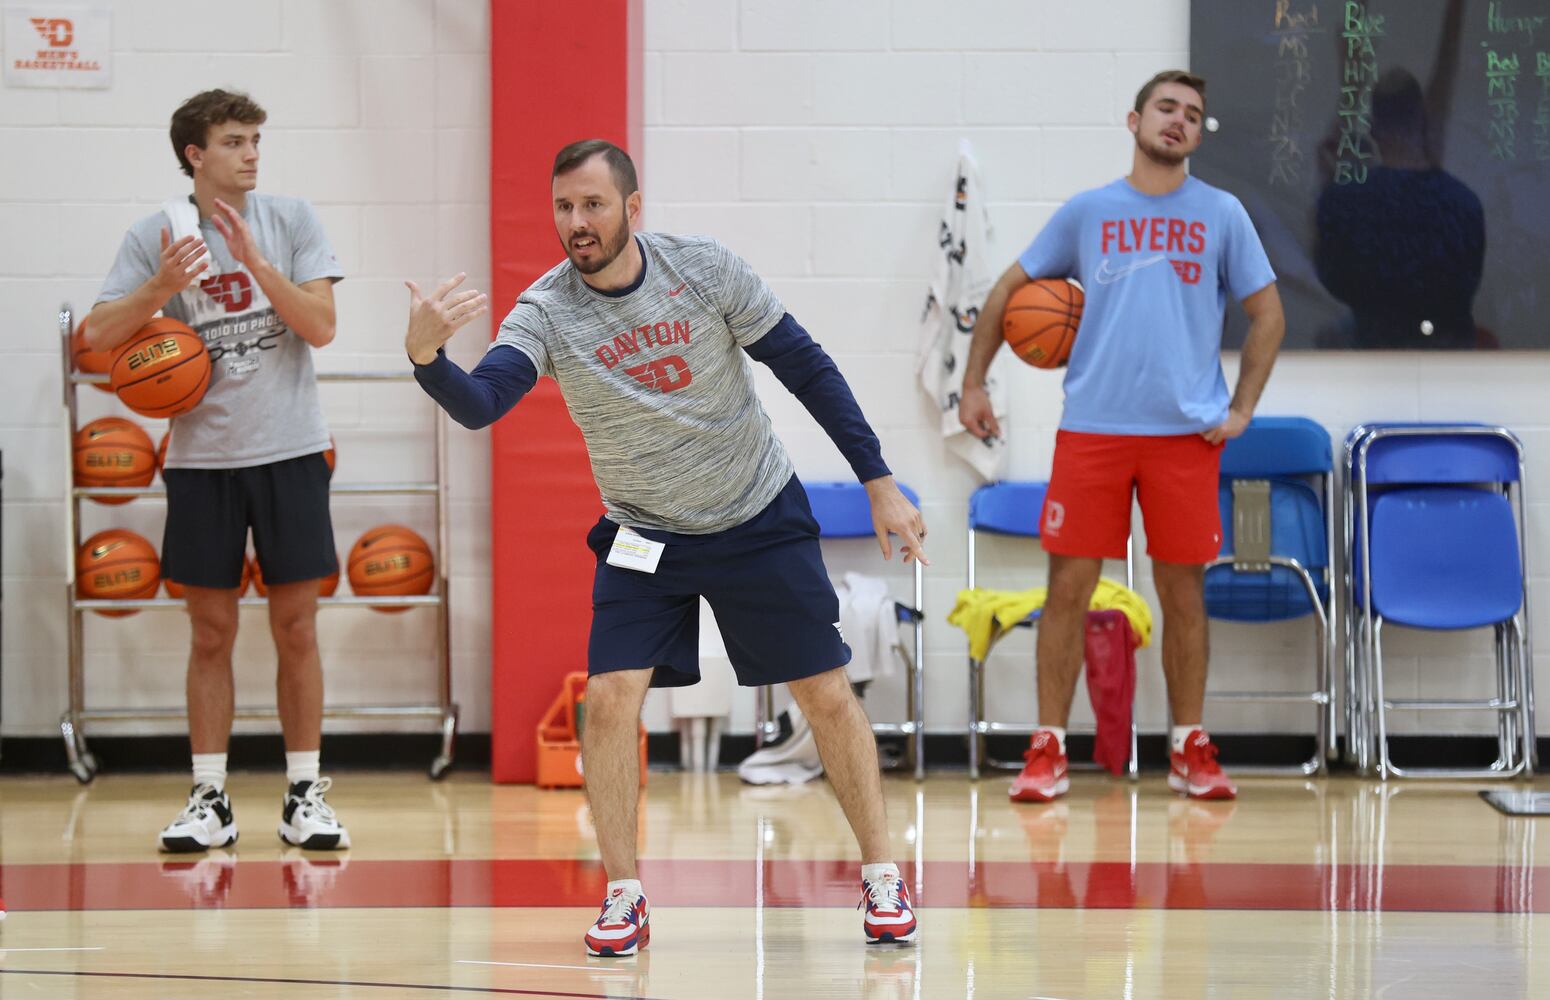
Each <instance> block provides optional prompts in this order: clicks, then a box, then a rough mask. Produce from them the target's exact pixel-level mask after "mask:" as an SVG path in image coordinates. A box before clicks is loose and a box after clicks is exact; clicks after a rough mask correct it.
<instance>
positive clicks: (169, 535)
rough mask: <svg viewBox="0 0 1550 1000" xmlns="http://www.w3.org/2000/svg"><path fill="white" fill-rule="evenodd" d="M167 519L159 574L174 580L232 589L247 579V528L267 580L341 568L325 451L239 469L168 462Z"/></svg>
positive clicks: (321, 573) (295, 580) (294, 578)
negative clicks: (172, 465)
mask: <svg viewBox="0 0 1550 1000" xmlns="http://www.w3.org/2000/svg"><path fill="white" fill-rule="evenodd" d="M161 477H162V481H163V482H165V483H166V484H167V525H166V528H165V529H164V530H163V533H162V543H161V573H162V576H164V577H166V578H167V579H169V580H172V581H173V582H175V583H181V584H184V585H186V586H193V587H215V588H217V589H222V590H228V589H231V588H234V587H237V586H239V585H240V584H241V582H242V561H243V559H244V558H246V557H247V549H248V530H249V529H252V532H253V550H254V551H255V552H256V553H257V554H258V568H259V569H260V570H261V571H262V572H263V574H264V583H266V584H277V583H300V582H301V581H302V580H316V579H318V578H319V577H324V576H330V575H332V574H334V573H337V572H338V571H339V557H338V556H337V555H336V554H335V552H334V526H333V522H332V521H331V520H330V518H329V514H328V479H329V471H328V463H327V462H326V461H324V459H323V453H322V452H318V453H316V454H313V455H303V456H301V457H300V458H291V459H286V460H285V461H283V462H271V463H269V464H268V465H254V466H249V467H247V468H242V469H165V470H163V471H162V476H161Z"/></svg>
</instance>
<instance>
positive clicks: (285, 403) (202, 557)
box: [86, 90, 350, 852]
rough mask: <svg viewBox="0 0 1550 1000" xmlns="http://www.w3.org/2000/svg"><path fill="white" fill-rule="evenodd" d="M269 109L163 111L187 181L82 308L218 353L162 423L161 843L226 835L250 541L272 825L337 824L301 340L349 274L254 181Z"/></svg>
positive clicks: (330, 313)
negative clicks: (282, 769) (165, 606)
mask: <svg viewBox="0 0 1550 1000" xmlns="http://www.w3.org/2000/svg"><path fill="white" fill-rule="evenodd" d="M266 119H267V115H266V114H265V112H264V110H263V109H262V108H260V107H259V106H258V105H257V104H255V103H254V102H253V101H252V100H251V99H249V98H248V97H247V96H246V95H244V94H236V93H230V92H228V91H224V90H209V91H205V92H204V93H201V94H196V95H195V96H193V97H191V98H189V99H188V100H187V101H186V102H184V103H183V105H182V106H181V107H179V108H178V110H177V111H176V112H175V113H174V114H173V116H172V128H171V137H172V149H173V152H174V153H175V154H176V155H177V159H178V164H179V166H180V167H181V168H182V169H183V172H184V173H186V174H187V175H188V176H190V177H191V178H193V182H194V193H193V195H192V197H190V198H188V199H182V198H179V199H174V200H173V201H170V202H168V203H166V205H164V206H163V210H162V211H160V212H157V213H156V214H155V215H151V216H147V217H146V218H144V219H141V220H140V221H139V222H136V223H135V224H134V225H133V226H132V227H131V228H130V230H129V232H128V234H127V235H126V236H125V237H124V242H123V244H122V245H121V246H120V247H119V251H118V257H117V259H115V260H114V262H113V270H112V271H111V272H110V273H109V275H108V278H107V281H106V282H104V284H103V287H102V291H101V292H100V293H99V294H98V296H97V304H96V305H95V306H94V307H93V309H92V311H91V315H90V316H89V317H88V318H87V323H86V339H87V341H88V343H89V344H90V346H91V348H92V349H93V350H98V351H107V350H112V349H114V348H116V347H118V346H119V345H120V344H122V343H123V342H124V341H126V340H128V339H129V338H130V337H131V336H133V335H134V333H135V332H136V331H137V330H139V329H140V328H141V327H142V326H144V325H145V323H146V322H147V321H148V320H150V319H151V317H152V316H154V315H155V314H156V313H157V312H158V311H160V312H163V313H165V314H166V315H167V316H169V317H171V318H173V319H177V320H181V321H182V322H184V323H187V324H189V325H190V326H191V327H193V328H194V330H195V332H196V333H198V334H199V336H200V338H201V339H202V340H203V341H204V344H205V348H206V350H207V351H208V352H209V355H210V360H211V362H212V372H211V378H210V388H209V391H208V392H206V393H205V396H204V398H203V400H201V401H200V403H199V405H198V406H196V407H195V408H194V409H193V410H191V411H189V412H188V413H185V414H183V415H182V416H178V417H174V418H173V420H172V429H171V433H172V438H171V441H170V443H169V444H168V449H167V460H166V464H165V467H164V468H163V470H162V479H163V480H164V481H165V482H166V484H167V526H166V529H165V532H164V536H163V539H162V554H161V555H162V573H163V575H164V576H165V577H166V578H167V579H169V580H172V581H174V582H176V583H179V584H182V585H183V587H184V590H185V593H186V595H187V597H186V600H187V602H188V615H189V620H190V622H191V624H192V626H193V641H192V643H191V647H192V648H191V651H190V654H189V662H188V727H189V742H190V744H192V748H193V763H194V787H193V791H192V793H191V794H190V795H189V799H188V804H187V805H186V806H185V807H184V809H183V810H182V812H180V813H179V814H178V816H177V818H176V819H174V820H173V821H172V823H170V824H169V825H168V826H167V827H166V829H164V830H163V831H162V833H161V848H162V850H164V851H177V852H184V851H202V850H205V849H206V848H210V847H224V846H226V845H228V844H231V843H233V842H235V841H236V839H237V824H236V820H235V818H234V817H233V814H232V809H231V800H230V799H229V798H228V796H227V795H226V790H225V785H226V747H227V742H228V740H229V738H230V736H231V724H232V716H233V683H232V673H231V669H232V668H231V655H232V646H233V644H234V643H235V642H236V638H237V600H238V597H239V591H238V586H239V584H240V582H241V578H242V568H243V562H244V560H245V559H246V557H247V536H248V530H249V528H251V529H252V532H253V547H254V549H255V550H256V552H257V555H258V563H259V569H260V570H261V572H262V573H263V578H264V582H265V584H266V585H267V587H268V594H269V627H270V632H271V633H272V634H273V636H274V642H275V650H276V652H277V653H278V654H279V680H278V683H277V688H278V697H279V708H280V723H281V726H282V727H283V728H284V730H285V750H286V754H285V759H286V784H287V789H286V793H285V796H284V798H283V799H282V803H283V804H282V807H281V815H280V826H279V832H280V837H281V839H283V840H285V841H286V842H287V843H290V844H295V845H299V846H301V847H306V848H311V849H330V848H344V847H348V846H349V845H350V838H349V834H347V833H346V832H345V829H344V827H343V826H341V825H340V824H339V820H338V817H337V816H335V814H334V811H333V809H332V808H331V807H330V806H329V805H328V803H327V802H326V801H325V800H324V798H323V793H324V792H325V791H327V789H328V787H329V783H330V782H329V779H327V778H320V777H319V774H318V769H319V763H318V756H319V747H320V744H321V741H322V725H323V670H322V664H321V661H320V659H319V656H318V646H317V632H316V628H315V621H314V620H315V618H316V616H317V598H318V581H319V579H320V578H323V577H327V576H330V575H332V574H335V573H337V572H338V570H339V563H338V556H337V555H336V554H335V550H334V534H333V525H332V524H331V522H330V520H329V512H328V476H329V470H328V465H327V463H326V462H325V460H324V458H323V452H325V451H326V450H327V449H328V447H329V438H328V427H327V426H326V425H325V424H324V423H323V411H322V408H321V407H320V406H319V404H318V393H317V380H316V378H315V377H314V375H313V371H312V351H313V349H314V348H318V347H324V346H326V345H327V344H328V343H329V342H330V341H332V340H333V339H334V291H333V285H334V282H336V281H338V280H339V279H340V278H342V277H343V276H344V272H343V271H341V270H340V268H339V262H338V260H336V259H335V258H334V252H333V250H332V249H331V248H330V247H329V244H328V237H327V236H325V235H324V233H323V227H322V225H321V224H320V223H319V222H318V218H317V216H316V214H314V213H313V211H312V206H310V205H308V204H307V203H306V202H304V201H301V200H300V199H296V198H280V197H275V196H273V195H261V194H257V193H255V192H254V190H253V189H254V187H255V186H256V185H257V183H258V144H259V126H260V125H262V124H263V123H264V121H265V120H266Z"/></svg>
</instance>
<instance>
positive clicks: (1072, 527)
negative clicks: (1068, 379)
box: [1039, 431, 1222, 565]
mask: <svg viewBox="0 0 1550 1000" xmlns="http://www.w3.org/2000/svg"><path fill="white" fill-rule="evenodd" d="M1221 457H1222V446H1221V445H1219V444H1209V443H1207V441H1206V440H1205V438H1202V437H1201V436H1200V435H1199V434H1179V435H1173V436H1168V437H1144V436H1140V435H1130V434H1083V433H1079V432H1076V431H1060V432H1059V433H1057V434H1056V435H1055V467H1054V471H1053V472H1052V473H1051V474H1050V484H1049V492H1048V493H1047V494H1046V495H1045V498H1044V511H1043V513H1041V514H1040V516H1039V529H1040V536H1041V541H1042V543H1043V545H1044V551H1046V552H1053V553H1055V554H1057V555H1063V556H1084V557H1088V558H1093V559H1123V558H1125V542H1126V541H1127V540H1128V539H1129V537H1130V503H1131V496H1132V494H1134V495H1135V496H1136V497H1137V498H1138V499H1139V500H1140V502H1141V516H1142V518H1143V519H1144V520H1145V522H1146V549H1147V554H1148V555H1150V556H1151V557H1152V558H1153V559H1160V560H1162V561H1163V562H1171V563H1185V564H1194V565H1199V564H1202V563H1208V562H1210V561H1211V560H1212V559H1215V558H1216V556H1217V554H1218V553H1219V552H1220V551H1221V548H1222V518H1221V513H1220V512H1219V511H1218V509H1217V501H1216V493H1217V477H1218V475H1219V474H1220V471H1221Z"/></svg>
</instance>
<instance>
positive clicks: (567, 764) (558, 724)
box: [537, 672, 646, 788]
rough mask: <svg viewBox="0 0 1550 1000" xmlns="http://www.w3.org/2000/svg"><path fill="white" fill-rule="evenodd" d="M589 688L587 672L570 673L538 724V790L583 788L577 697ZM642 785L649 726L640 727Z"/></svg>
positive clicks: (644, 781) (643, 782) (644, 780)
mask: <svg viewBox="0 0 1550 1000" xmlns="http://www.w3.org/2000/svg"><path fill="white" fill-rule="evenodd" d="M586 688H587V675H586V674H585V673H580V672H577V673H569V674H566V675H565V680H564V682H563V683H562V685H561V686H560V693H559V694H557V695H555V698H554V701H553V702H551V703H550V705H549V708H548V710H547V711H545V712H544V715H543V718H542V719H540V720H539V722H538V782H537V783H538V787H539V788H580V787H581V786H582V780H581V768H582V763H581V743H580V742H579V741H578V740H577V739H576V696H577V695H579V694H580V693H581V692H583V691H585V690H586ZM640 783H641V785H642V786H644V785H645V784H646V727H645V726H644V725H643V726H641V727H640Z"/></svg>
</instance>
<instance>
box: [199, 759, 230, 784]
mask: <svg viewBox="0 0 1550 1000" xmlns="http://www.w3.org/2000/svg"><path fill="white" fill-rule="evenodd" d="M194 784H196V785H214V786H215V790H216V791H218V792H224V791H225V790H226V755H225V754H223V753H196V754H194Z"/></svg>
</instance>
